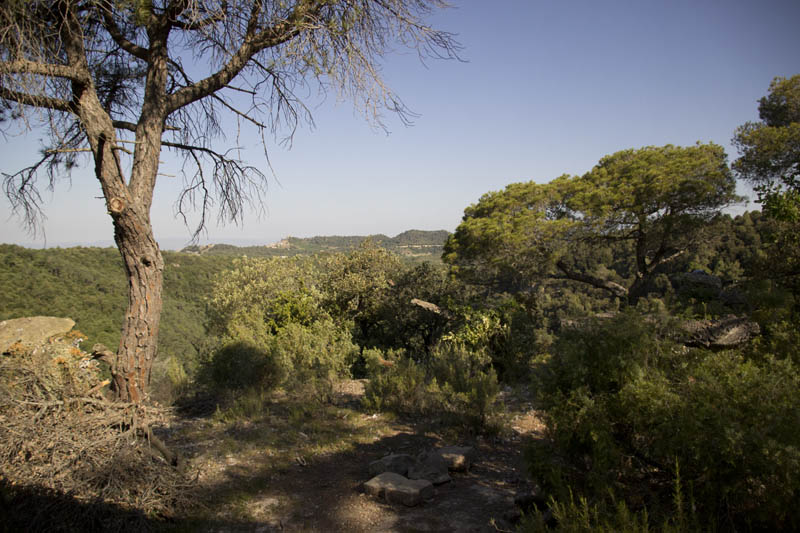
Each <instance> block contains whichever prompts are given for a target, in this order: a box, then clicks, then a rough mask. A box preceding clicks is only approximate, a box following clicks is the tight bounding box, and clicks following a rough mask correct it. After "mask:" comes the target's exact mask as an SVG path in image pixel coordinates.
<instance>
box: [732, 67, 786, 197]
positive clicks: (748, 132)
mask: <svg viewBox="0 0 800 533" xmlns="http://www.w3.org/2000/svg"><path fill="white" fill-rule="evenodd" d="M758 112H759V116H760V118H761V122H748V123H746V124H744V125H742V126H740V127H739V128H738V129H737V130H736V135H735V136H734V139H733V141H734V143H735V144H736V147H737V148H738V150H739V153H740V157H739V159H737V160H736V161H735V162H734V163H733V169H734V170H735V171H736V172H737V173H738V174H739V176H740V177H741V178H743V179H745V180H748V181H750V182H751V183H753V184H755V185H756V186H757V190H758V191H759V193H760V199H761V200H767V201H769V198H770V197H772V196H774V195H776V194H777V195H780V192H781V191H784V190H787V189H788V190H790V191H791V190H797V188H798V185H800V184H798V182H797V179H798V177H800V74H797V75H794V76H792V77H791V78H788V79H787V78H775V79H774V80H772V83H771V84H770V86H769V94H768V95H767V96H765V97H764V98H762V99H761V101H760V104H759V106H758ZM770 185H776V186H777V187H778V188H777V189H771V188H769V186H770ZM765 186H766V187H765Z"/></svg>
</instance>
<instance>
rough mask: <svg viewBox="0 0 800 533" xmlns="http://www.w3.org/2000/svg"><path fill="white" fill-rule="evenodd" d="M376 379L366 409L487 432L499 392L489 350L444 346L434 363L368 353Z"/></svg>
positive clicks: (369, 386)
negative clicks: (431, 418) (432, 418)
mask: <svg viewBox="0 0 800 533" xmlns="http://www.w3.org/2000/svg"><path fill="white" fill-rule="evenodd" d="M364 355H365V358H366V360H367V369H368V372H369V375H370V376H371V379H370V381H369V383H368V384H367V387H366V391H365V397H364V405H365V407H366V408H368V409H372V410H376V411H379V410H389V411H394V412H398V413H405V414H419V415H427V414H432V413H436V414H437V415H440V416H442V417H443V419H446V420H448V421H450V422H452V423H455V424H462V425H467V426H469V427H472V428H475V429H485V427H486V425H487V422H488V419H489V417H490V415H491V414H492V413H493V410H492V406H493V404H494V400H495V398H496V396H497V393H498V392H499V385H498V383H497V375H496V374H495V372H494V370H493V369H492V368H491V367H490V366H489V362H490V360H489V357H488V356H487V355H486V354H485V352H483V351H477V352H475V351H470V350H468V349H467V348H466V347H464V345H463V344H455V343H449V342H445V343H440V344H439V345H437V347H436V348H435V349H434V350H433V351H432V355H431V359H430V361H429V362H428V364H427V365H426V364H424V363H420V362H416V361H415V360H414V359H412V358H410V357H403V356H400V357H398V355H397V353H396V352H394V353H390V354H383V353H382V352H380V351H379V350H368V351H365V354H364Z"/></svg>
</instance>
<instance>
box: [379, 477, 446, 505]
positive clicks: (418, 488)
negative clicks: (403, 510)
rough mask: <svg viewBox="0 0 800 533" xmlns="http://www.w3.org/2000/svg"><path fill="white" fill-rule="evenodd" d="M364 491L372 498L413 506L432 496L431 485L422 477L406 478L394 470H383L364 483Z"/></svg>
mask: <svg viewBox="0 0 800 533" xmlns="http://www.w3.org/2000/svg"><path fill="white" fill-rule="evenodd" d="M364 492H366V493H367V494H369V495H370V496H372V497H374V498H378V499H380V498H384V499H385V500H386V501H387V502H388V503H402V504H403V505H406V506H408V507H413V506H415V505H419V503H420V502H421V501H422V500H427V499H429V498H432V497H433V485H432V484H431V482H430V481H427V480H424V479H408V478H405V477H403V476H401V475H400V474H395V473H394V472H384V473H383V474H379V475H377V476H375V477H374V478H372V479H370V480H369V481H367V482H366V483H364Z"/></svg>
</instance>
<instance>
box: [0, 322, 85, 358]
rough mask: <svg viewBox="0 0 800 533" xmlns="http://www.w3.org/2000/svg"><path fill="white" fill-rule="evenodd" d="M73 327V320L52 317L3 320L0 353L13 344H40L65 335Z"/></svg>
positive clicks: (0, 323) (0, 330)
mask: <svg viewBox="0 0 800 533" xmlns="http://www.w3.org/2000/svg"><path fill="white" fill-rule="evenodd" d="M74 326H75V321H74V320H72V319H69V318H57V317H54V316H33V317H27V318H12V319H9V320H3V321H2V322H0V353H5V352H6V351H7V350H8V348H9V347H10V346H11V345H12V344H14V343H15V342H21V343H23V344H41V343H43V342H45V341H46V340H47V339H49V338H50V337H53V336H54V335H63V334H64V333H67V332H68V331H69V330H71V329H72V328H73V327H74Z"/></svg>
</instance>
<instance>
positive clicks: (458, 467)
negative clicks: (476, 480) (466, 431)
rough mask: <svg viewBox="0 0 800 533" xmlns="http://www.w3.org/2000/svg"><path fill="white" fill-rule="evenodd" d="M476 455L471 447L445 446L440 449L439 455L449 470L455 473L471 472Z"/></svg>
mask: <svg viewBox="0 0 800 533" xmlns="http://www.w3.org/2000/svg"><path fill="white" fill-rule="evenodd" d="M474 453H475V452H474V450H473V448H472V447H471V446H445V447H443V448H439V455H441V456H442V458H443V459H444V460H445V462H446V463H447V469H448V470H452V471H454V472H467V471H469V467H470V464H471V463H472V457H473V455H474Z"/></svg>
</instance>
